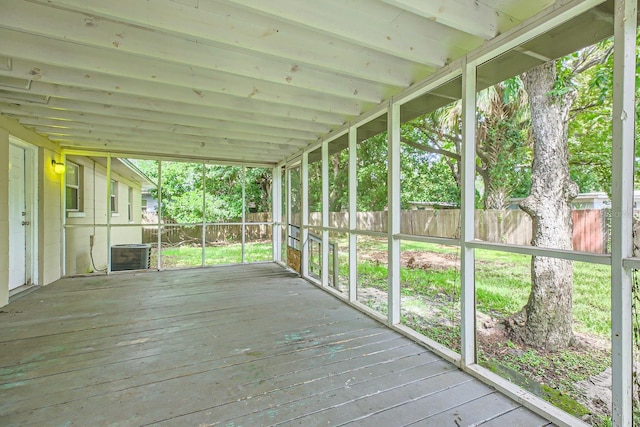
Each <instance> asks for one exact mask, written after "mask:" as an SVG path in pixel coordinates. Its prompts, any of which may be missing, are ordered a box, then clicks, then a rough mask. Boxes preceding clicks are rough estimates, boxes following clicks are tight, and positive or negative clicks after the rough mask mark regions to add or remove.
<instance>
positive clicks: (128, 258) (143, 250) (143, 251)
mask: <svg viewBox="0 0 640 427" xmlns="http://www.w3.org/2000/svg"><path fill="white" fill-rule="evenodd" d="M150 261H151V245H148V244H125V245H113V246H111V271H122V270H144V269H148V268H149V265H150Z"/></svg>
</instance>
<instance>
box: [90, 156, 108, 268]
mask: <svg viewBox="0 0 640 427" xmlns="http://www.w3.org/2000/svg"><path fill="white" fill-rule="evenodd" d="M94 197H95V195H94ZM109 273H111V154H107V274H109Z"/></svg>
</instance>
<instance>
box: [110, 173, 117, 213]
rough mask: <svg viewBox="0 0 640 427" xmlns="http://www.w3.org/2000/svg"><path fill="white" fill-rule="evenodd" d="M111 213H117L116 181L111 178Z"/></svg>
mask: <svg viewBox="0 0 640 427" xmlns="http://www.w3.org/2000/svg"><path fill="white" fill-rule="evenodd" d="M111 213H118V181H115V180H113V179H112V180H111Z"/></svg>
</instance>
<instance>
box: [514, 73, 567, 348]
mask: <svg viewBox="0 0 640 427" xmlns="http://www.w3.org/2000/svg"><path fill="white" fill-rule="evenodd" d="M523 80H524V86H525V89H526V91H527V93H528V95H529V106H530V109H531V126H532V133H533V141H534V147H533V165H532V170H531V193H530V195H529V196H528V197H527V198H525V199H524V200H523V201H522V202H521V204H520V207H521V208H522V209H523V210H524V211H525V212H526V213H527V214H529V216H530V217H531V219H532V222H533V239H532V242H531V244H532V245H533V246H540V247H547V248H557V249H569V250H570V249H572V247H573V244H572V237H573V221H572V219H571V200H573V199H574V198H575V197H576V196H577V194H578V186H577V185H576V183H575V182H573V181H572V180H571V178H570V176H569V154H568V145H567V131H568V118H569V110H570V108H571V105H572V103H573V101H574V99H575V92H574V91H573V90H571V91H569V92H567V93H565V94H563V95H558V96H555V95H553V94H552V93H551V91H552V90H553V87H554V83H555V80H556V65H555V62H554V61H550V62H547V63H545V64H543V65H541V66H539V67H536V68H534V69H532V70H530V71H528V72H527V73H526V74H525V76H524V79H523ZM572 288H573V263H572V262H571V261H568V260H562V259H556V258H548V257H538V256H534V257H532V259H531V294H530V295H529V301H528V302H527V305H526V306H525V307H524V308H523V309H522V311H521V312H520V313H518V314H516V315H515V316H513V318H512V319H510V321H509V324H510V326H511V329H512V332H513V334H514V335H515V337H516V338H517V339H520V340H522V341H523V342H524V343H526V344H528V345H531V346H534V347H538V348H544V349H546V350H550V351H557V350H559V349H561V348H565V347H567V346H569V345H570V344H571V342H572V341H573V330H572V322H573V315H572V306H573V302H572V292H573V289H572Z"/></svg>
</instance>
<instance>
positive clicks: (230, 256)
mask: <svg viewBox="0 0 640 427" xmlns="http://www.w3.org/2000/svg"><path fill="white" fill-rule="evenodd" d="M244 256H245V261H246V262H257V261H271V260H272V259H273V254H272V252H271V242H270V241H269V242H247V243H245V252H244ZM157 260H158V258H157V252H156V250H155V249H154V250H153V251H152V254H151V265H152V266H155V265H157V262H158V261H157ZM241 262H242V244H241V243H230V244H222V245H218V246H207V247H206V248H205V265H207V266H208V265H225V264H239V263H241ZM201 265H202V246H177V247H168V248H162V268H189V267H200V266H201Z"/></svg>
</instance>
